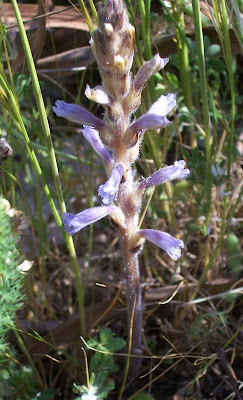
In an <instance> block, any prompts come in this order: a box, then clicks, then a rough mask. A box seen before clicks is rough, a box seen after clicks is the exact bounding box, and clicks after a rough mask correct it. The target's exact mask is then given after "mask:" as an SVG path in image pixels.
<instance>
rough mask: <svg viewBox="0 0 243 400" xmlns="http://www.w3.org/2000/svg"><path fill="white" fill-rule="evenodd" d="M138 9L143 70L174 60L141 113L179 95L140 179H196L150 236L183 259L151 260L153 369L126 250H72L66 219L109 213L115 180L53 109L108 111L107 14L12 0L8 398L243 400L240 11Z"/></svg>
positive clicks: (225, 6) (166, 203) (0, 143)
mask: <svg viewBox="0 0 243 400" xmlns="http://www.w3.org/2000/svg"><path fill="white" fill-rule="evenodd" d="M126 4H127V7H128V11H129V15H130V19H131V23H132V24H133V25H134V26H135V27H136V52H135V57H134V65H133V73H136V71H137V69H138V67H139V66H141V65H142V63H143V62H144V61H146V60H149V59H150V58H151V56H152V55H153V54H155V53H156V52H159V53H160V55H161V57H167V56H169V57H170V62H169V64H168V65H167V66H166V68H165V70H164V71H163V72H162V73H157V74H156V76H155V77H154V78H152V79H151V80H150V82H149V88H148V90H146V91H145V92H144V95H143V101H142V104H141V108H140V111H139V112H140V113H143V112H144V111H146V110H147V108H148V107H149V105H150V104H151V103H152V102H153V101H154V100H155V99H156V98H157V97H158V96H159V95H161V94H166V93H167V92H168V91H172V92H174V93H176V94H177V108H176V110H175V111H173V113H172V114H171V116H170V120H171V121H172V124H171V125H170V126H169V127H168V128H166V129H165V130H163V131H157V132H150V134H147V135H146V139H145V141H144V144H143V148H142V150H141V158H140V161H139V162H138V163H137V165H136V168H137V170H138V172H139V173H140V174H141V175H144V176H148V175H151V173H153V172H154V171H155V170H156V169H158V168H159V167H161V166H163V165H167V164H172V163H173V162H174V161H175V160H178V159H181V158H183V159H184V160H185V161H186V163H187V166H188V168H190V170H191V175H190V178H189V179H187V180H186V181H183V182H178V183H175V184H171V183H166V184H164V185H163V186H162V187H158V188H156V189H155V190H151V191H148V192H147V198H146V201H145V204H146V209H147V210H148V212H147V217H146V221H143V224H144V226H145V224H146V227H149V228H154V229H156V228H159V229H160V230H165V231H167V232H169V233H171V234H175V232H177V233H179V237H180V239H183V240H184V242H185V249H184V251H183V255H182V257H181V258H180V259H179V260H178V261H177V262H174V261H173V260H171V259H169V257H168V256H167V255H166V254H164V253H162V252H161V251H159V250H158V249H157V248H155V247H154V246H152V245H149V244H147V245H146V247H145V250H144V254H143V256H141V273H142V281H143V286H142V287H143V297H144V303H145V308H144V345H145V347H146V354H147V356H146V357H144V360H143V364H142V369H141V371H140V375H139V377H129V376H128V375H127V374H126V365H127V364H126V363H127V360H128V359H129V357H128V338H127V337H126V324H127V321H126V304H125V292H124V288H123V272H122V259H121V253H120V247H119V238H118V237H117V236H116V232H115V231H114V230H113V229H112V228H111V227H110V225H109V222H108V221H104V220H102V221H101V222H100V223H97V224H95V226H94V227H93V226H91V227H89V228H86V229H85V230H84V231H82V232H81V233H80V234H78V235H76V236H75V237H74V239H72V238H71V237H70V236H69V235H67V234H65V232H64V230H63V227H62V220H61V218H62V214H63V212H65V210H66V208H67V209H68V211H69V212H79V211H80V210H82V209H84V208H87V207H92V206H93V205H95V204H98V198H97V187H98V185H99V184H101V183H102V182H104V172H103V171H102V166H101V164H100V160H99V159H98V158H97V157H96V155H95V154H94V153H93V151H92V150H91V148H90V147H89V146H88V145H87V143H85V139H84V138H83V137H82V135H81V133H80V132H81V131H80V128H79V127H77V125H74V124H72V123H68V122H67V121H66V120H62V119H57V118H56V117H55V116H54V115H53V113H52V110H51V106H52V105H53V104H54V102H55V100H56V99H62V98H63V99H64V100H65V101H68V102H70V103H80V104H83V105H84V106H86V107H87V108H89V109H91V110H92V112H94V113H95V114H96V115H100V114H101V112H102V110H101V109H100V108H99V106H95V105H94V104H91V103H90V102H88V101H87V99H86V98H85V96H84V88H85V86H86V83H88V84H89V85H90V86H91V87H92V86H94V85H95V84H99V83H100V78H99V74H98V72H97V66H96V64H95V63H94V60H93V56H92V53H91V50H90V46H89V38H90V34H89V31H92V29H93V27H94V26H95V24H96V20H97V13H96V9H97V7H98V5H99V4H98V3H96V2H95V3H94V4H93V2H92V0H89V2H87V3H84V2H83V1H82V0H79V2H78V4H73V3H72V2H71V0H70V1H66V0H65V1H64V0H63V1H60V2H56V4H55V6H54V4H53V3H52V1H51V0H50V1H45V2H43V1H41V0H40V1H38V2H37V4H36V2H34V1H33V2H32V3H30V4H27V2H25V1H18V2H17V0H12V1H11V2H5V1H4V3H2V2H1V1H0V15H1V25H0V102H1V109H0V128H1V130H0V136H1V137H0V195H1V199H0V335H1V336H0V398H1V399H16V400H22V399H64V400H65V399H74V398H76V399H82V400H95V399H102V398H108V399H136V400H143V399H147V400H152V399H157V400H161V399H174V400H180V399H233V398H237V399H241V398H242V397H241V394H240V391H241V388H242V386H243V384H242V382H241V381H240V373H241V371H240V361H241V355H240V346H241V345H242V332H241V323H242V321H241V315H240V309H241V307H242V302H241V298H240V294H242V278H241V275H240V274H241V271H242V270H241V267H242V250H241V243H240V233H241V230H242V225H241V223H242V218H243V215H242V203H241V195H242V165H241V162H242V159H241V155H242V133H241V130H242V121H241V110H242V109H241V108H240V106H241V100H242V96H241V93H240V89H241V87H242V83H241V81H240V75H241V73H242V70H241V69H240V62H241V61H242V35H243V34H242V25H241V22H242V21H241V18H242V17H241V16H242V14H241V12H242V2H241V0H212V1H208V2H204V1H200V2H199V0H192V1H191V2H190V1H186V0H185V1H184V0H171V1H170V2H169V1H162V0H153V1H152V2H151V1H150V0H137V1H131V0H127V1H126ZM18 6H19V7H18ZM19 8H20V10H21V14H20V13H19ZM21 15H22V17H21ZM36 15H39V17H37V18H36ZM26 34H27V35H26ZM30 49H31V50H30ZM139 112H138V115H139ZM12 149H13V153H12ZM143 211H145V210H142V215H143ZM80 337H81V338H80ZM241 376H242V375H241Z"/></svg>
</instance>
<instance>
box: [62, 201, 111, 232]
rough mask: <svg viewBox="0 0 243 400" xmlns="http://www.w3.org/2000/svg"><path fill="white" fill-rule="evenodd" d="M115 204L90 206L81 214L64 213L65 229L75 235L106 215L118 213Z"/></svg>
mask: <svg viewBox="0 0 243 400" xmlns="http://www.w3.org/2000/svg"><path fill="white" fill-rule="evenodd" d="M116 208H117V207H115V206H108V207H105V206H101V207H93V208H88V209H87V210H84V211H81V212H80V213H79V214H69V213H64V218H63V225H64V230H65V231H66V232H67V233H69V235H74V234H75V233H77V232H78V231H80V230H81V229H83V228H85V226H88V225H90V224H93V223H94V222H96V221H99V220H100V219H102V218H104V217H106V215H109V214H114V213H116Z"/></svg>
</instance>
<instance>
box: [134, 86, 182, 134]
mask: <svg viewBox="0 0 243 400" xmlns="http://www.w3.org/2000/svg"><path fill="white" fill-rule="evenodd" d="M175 105H176V95H175V94H174V93H169V94H167V96H163V95H162V96H160V98H159V99H158V100H157V101H156V102H155V103H154V104H153V105H152V106H151V107H150V109H149V110H148V112H147V113H146V114H144V115H142V117H140V118H139V119H138V120H137V121H135V122H134V123H133V124H132V125H131V126H130V127H129V131H130V130H131V131H134V132H138V131H141V130H146V129H156V128H165V127H166V126H167V125H169V124H170V121H169V120H168V119H167V118H166V117H165V116H166V114H168V113H169V112H170V111H171V110H172V109H173V108H174V107H175Z"/></svg>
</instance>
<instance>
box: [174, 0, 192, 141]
mask: <svg viewBox="0 0 243 400" xmlns="http://www.w3.org/2000/svg"><path fill="white" fill-rule="evenodd" d="M172 4H173V6H174V7H173V10H174V12H173V14H174V18H175V20H176V22H177V24H178V26H179V27H180V29H181V31H182V32H184V31H185V21H184V10H183V7H182V6H181V2H180V1H178V0H176V1H175V4H174V3H172ZM176 39H177V54H178V58H179V66H180V78H181V84H182V88H183V93H184V99H185V104H186V106H187V108H188V110H189V111H190V112H192V108H193V106H192V105H193V101H192V88H191V82H192V76H191V68H190V63H189V57H188V47H187V44H186V42H185V40H184V39H183V37H182V36H181V34H180V31H179V30H178V29H176ZM190 145H191V147H196V146H197V139H196V136H195V134H194V132H193V131H192V129H190Z"/></svg>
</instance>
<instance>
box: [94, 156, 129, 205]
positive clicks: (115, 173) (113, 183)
mask: <svg viewBox="0 0 243 400" xmlns="http://www.w3.org/2000/svg"><path fill="white" fill-rule="evenodd" d="M123 170H124V167H123V164H122V163H119V164H117V165H116V166H115V167H114V168H113V170H112V172H111V175H110V177H109V179H108V181H107V182H106V183H105V184H104V185H101V186H100V187H99V190H98V193H99V196H100V197H101V198H102V203H103V204H105V205H110V204H111V203H112V202H113V201H114V200H115V198H116V195H117V192H118V189H119V184H120V182H121V179H122V175H123Z"/></svg>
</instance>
